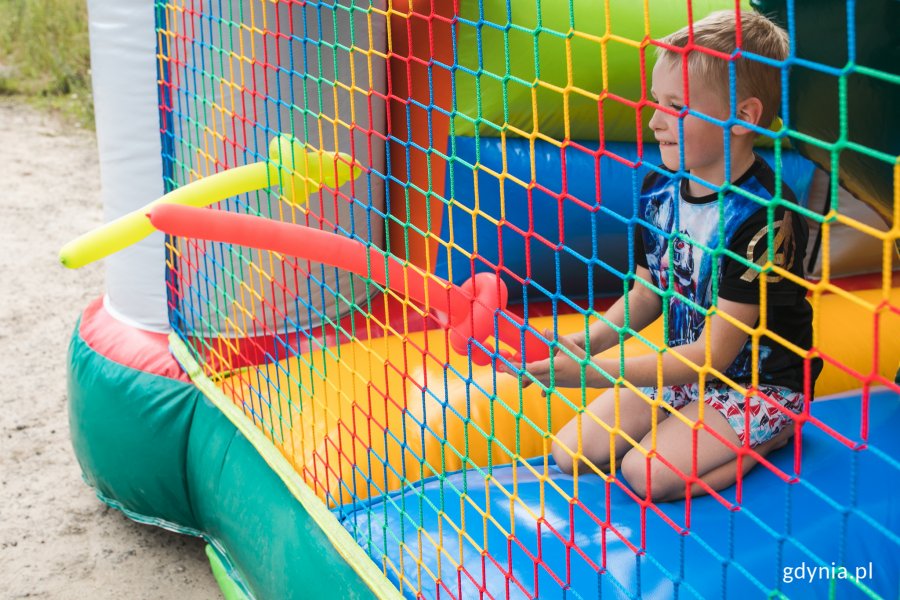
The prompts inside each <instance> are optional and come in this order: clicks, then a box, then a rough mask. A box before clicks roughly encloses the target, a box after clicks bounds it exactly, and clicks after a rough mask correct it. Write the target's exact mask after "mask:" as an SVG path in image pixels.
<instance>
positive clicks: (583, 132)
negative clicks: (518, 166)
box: [451, 0, 749, 141]
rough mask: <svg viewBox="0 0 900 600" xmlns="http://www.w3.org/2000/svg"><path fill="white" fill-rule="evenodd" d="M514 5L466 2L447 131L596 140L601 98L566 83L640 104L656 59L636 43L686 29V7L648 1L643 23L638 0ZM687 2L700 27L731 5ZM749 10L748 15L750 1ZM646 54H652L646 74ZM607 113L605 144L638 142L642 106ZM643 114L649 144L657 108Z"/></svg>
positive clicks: (609, 108) (615, 105)
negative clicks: (511, 129) (513, 132)
mask: <svg viewBox="0 0 900 600" xmlns="http://www.w3.org/2000/svg"><path fill="white" fill-rule="evenodd" d="M508 4H509V6H510V9H509V12H508V11H507V0H481V1H480V2H479V1H477V0H462V1H461V2H460V8H459V11H460V22H459V30H458V34H457V42H456V48H457V54H458V65H456V70H455V75H454V85H455V98H456V105H455V107H454V109H455V112H454V115H455V116H454V119H453V123H452V125H451V126H452V127H453V128H454V129H453V130H451V133H455V134H456V135H461V136H472V135H474V134H475V132H476V130H477V132H478V133H479V134H480V135H487V136H499V135H500V133H501V131H504V130H506V131H509V130H508V126H512V127H515V128H518V129H520V130H522V131H523V132H526V133H527V134H531V133H532V132H540V133H541V134H542V135H544V136H549V137H552V138H554V139H559V140H561V139H564V138H569V139H584V140H597V139H599V132H600V118H599V111H598V106H597V100H596V99H595V98H591V97H590V96H588V95H585V94H584V93H579V92H576V91H574V90H570V91H565V90H564V88H566V87H567V83H568V81H569V78H570V76H571V81H572V86H574V87H577V88H579V89H581V90H586V91H590V92H593V93H594V94H599V93H600V92H601V91H602V90H608V91H609V92H610V93H612V94H616V95H618V96H621V97H623V98H627V99H629V100H631V101H633V102H637V101H639V100H640V99H641V86H642V82H643V80H644V77H646V79H647V81H649V77H650V71H651V70H652V69H653V63H654V60H655V55H654V47H653V46H649V45H648V46H646V47H645V48H644V49H641V48H640V47H638V44H639V43H640V42H641V40H643V39H644V38H645V37H646V36H647V33H648V30H649V35H650V37H651V38H660V37H663V36H665V35H667V34H669V33H672V32H673V31H676V30H678V29H680V28H682V27H684V26H686V25H687V24H688V13H687V4H688V3H686V2H680V1H679V2H676V1H673V0H649V1H648V3H647V4H648V7H649V10H648V13H647V14H648V15H649V19H646V20H645V13H644V2H640V1H638V0H635V1H629V2H609V3H607V2H605V0H542V1H541V2H540V3H537V2H509V3H508ZM538 4H539V5H540V9H538V8H537V6H538ZM691 4H692V6H693V18H694V20H695V21H696V20H698V19H700V18H702V17H703V16H705V15H706V14H708V13H710V12H712V11H714V10H722V9H729V8H730V9H734V5H735V4H734V2H733V1H731V0H693V2H692V3H691ZM570 6H571V10H570ZM607 6H608V7H609V12H608V13H607ZM745 7H746V8H748V9H749V6H747V5H746V2H745ZM575 32H577V33H575ZM642 52H645V53H646V67H645V72H644V73H642V72H641V54H642ZM570 74H571V75H570ZM538 79H540V80H541V83H540V84H538V83H536V81H537V80H538ZM602 106H603V110H602V118H603V131H604V134H605V139H606V140H608V141H634V140H635V139H636V136H637V124H636V123H637V111H636V109H635V108H633V107H631V106H628V105H627V104H624V103H622V102H618V101H616V100H612V99H606V100H603V102H602ZM510 107H514V108H515V109H514V110H510ZM567 107H568V108H567ZM566 111H568V118H566ZM641 112H642V115H641V117H642V121H643V124H644V127H643V139H644V140H647V141H651V140H653V133H652V132H651V131H650V130H649V128H648V127H647V126H646V124H647V121H649V120H650V116H651V115H652V111H649V110H644V111H641ZM567 126H568V128H567Z"/></svg>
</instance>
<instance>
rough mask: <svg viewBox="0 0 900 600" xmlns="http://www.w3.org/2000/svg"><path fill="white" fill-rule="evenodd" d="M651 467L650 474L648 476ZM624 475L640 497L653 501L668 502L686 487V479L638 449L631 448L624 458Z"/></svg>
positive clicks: (622, 469) (622, 468)
mask: <svg viewBox="0 0 900 600" xmlns="http://www.w3.org/2000/svg"><path fill="white" fill-rule="evenodd" d="M648 469H649V476H648ZM621 473H622V477H624V478H625V481H627V482H628V485H630V486H631V489H632V490H634V493H635V494H636V495H637V496H638V497H640V498H647V497H648V493H649V496H650V500H652V501H653V502H666V501H667V500H670V499H672V498H673V497H676V496H677V495H678V491H679V490H680V489H682V488H684V480H683V479H681V477H679V476H678V474H677V473H675V472H674V471H672V469H670V468H669V467H668V466H666V465H665V464H663V463H662V462H661V461H659V460H655V459H650V460H649V461H648V460H647V457H646V456H645V455H644V454H643V453H642V452H640V451H639V450H637V449H632V450H630V451H629V452H628V453H627V454H626V455H625V457H624V458H623V459H622V465H621Z"/></svg>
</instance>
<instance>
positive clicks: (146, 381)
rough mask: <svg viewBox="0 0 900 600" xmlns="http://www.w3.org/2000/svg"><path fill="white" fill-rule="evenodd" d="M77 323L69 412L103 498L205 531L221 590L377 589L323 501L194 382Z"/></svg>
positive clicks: (281, 593)
mask: <svg viewBox="0 0 900 600" xmlns="http://www.w3.org/2000/svg"><path fill="white" fill-rule="evenodd" d="M78 331H79V329H78V327H77V326H76V328H75V334H74V335H73V337H72V340H71V342H70V344H69V356H68V361H69V364H68V366H69V378H68V391H69V423H70V428H71V436H72V444H73V446H74V450H75V454H76V456H77V458H78V461H79V463H80V464H81V468H82V471H83V473H84V478H85V481H86V482H87V483H88V484H89V485H90V486H91V487H93V488H94V489H95V490H96V492H97V496H98V497H99V498H100V499H101V500H102V501H104V502H106V503H107V504H109V505H110V506H112V507H114V508H117V509H119V510H121V511H122V512H124V513H125V514H126V515H127V516H128V517H130V518H132V519H134V520H135V521H138V522H141V523H148V524H153V525H157V526H160V527H164V528H166V529H170V530H173V531H177V532H180V533H185V534H189V535H195V536H200V537H202V538H204V539H205V540H206V541H207V543H208V544H209V545H210V548H208V549H207V555H208V556H209V557H210V562H211V564H212V567H213V572H214V574H215V576H216V579H217V580H218V581H219V582H220V586H221V588H222V592H223V594H224V595H225V597H226V598H279V599H281V598H284V599H293V598H370V597H372V596H373V595H375V592H373V589H372V588H370V586H369V585H367V583H366V582H365V581H364V580H363V578H362V577H361V575H360V574H359V573H358V572H357V570H356V569H354V568H353V567H352V566H351V565H350V563H349V562H348V561H347V560H345V558H344V557H343V556H342V554H341V553H339V552H338V551H336V550H335V546H334V544H333V541H332V538H330V537H329V535H327V534H328V532H327V531H324V530H323V528H322V527H321V526H320V525H321V522H322V511H319V514H318V515H317V517H318V521H316V520H314V519H313V517H312V516H311V515H310V511H309V510H307V508H306V507H305V506H304V505H303V504H302V503H301V502H299V501H298V500H297V498H296V497H295V495H294V494H292V492H291V491H290V490H289V489H288V487H287V486H286V485H285V482H284V481H283V480H282V479H281V478H280V477H279V476H278V475H277V474H276V473H275V472H274V471H273V470H272V469H271V468H270V466H269V465H268V464H267V463H266V462H265V461H264V460H263V458H262V457H261V456H260V454H259V452H258V451H257V449H256V448H255V447H254V446H253V445H251V443H250V442H249V441H248V440H247V438H246V437H245V436H244V435H243V434H241V433H240V432H239V431H238V429H237V428H236V427H235V425H234V424H232V422H231V421H229V419H228V418H227V417H226V416H225V415H224V414H223V413H222V411H220V410H219V409H218V408H217V407H216V406H215V405H214V404H213V403H212V402H211V401H210V400H209V399H208V398H207V397H206V396H204V395H203V394H202V393H201V392H200V390H199V389H198V388H197V387H196V386H195V385H193V384H190V383H186V382H183V381H177V380H173V379H168V378H165V377H160V376H157V375H152V374H149V373H146V372H143V371H138V370H135V369H131V368H129V367H125V366H122V365H121V364H118V363H115V362H113V361H111V360H110V359H108V358H106V357H104V356H102V355H100V354H99V353H97V352H95V351H94V350H93V349H92V348H91V347H90V346H88V344H87V343H86V342H85V341H84V340H83V339H82V338H81V336H80V335H79V333H78ZM325 514H326V515H330V513H327V511H325ZM334 525H335V526H336V527H338V528H339V527H340V525H339V524H338V523H337V521H336V520H335V521H334ZM368 566H369V567H370V568H371V567H374V565H373V564H372V563H371V562H370V563H369V565H368ZM382 595H383V594H382Z"/></svg>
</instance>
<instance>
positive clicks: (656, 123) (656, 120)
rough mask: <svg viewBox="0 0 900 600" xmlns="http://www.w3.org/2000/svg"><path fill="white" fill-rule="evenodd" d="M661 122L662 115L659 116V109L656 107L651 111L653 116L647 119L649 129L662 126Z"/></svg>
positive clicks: (656, 128) (654, 129)
mask: <svg viewBox="0 0 900 600" xmlns="http://www.w3.org/2000/svg"><path fill="white" fill-rule="evenodd" d="M662 123H663V120H662V117H660V115H659V109H658V108H657V109H656V110H654V111H653V116H652V117H650V121H649V123H648V125H649V126H650V129H652V130H653V131H656V130H658V129H661V128H662Z"/></svg>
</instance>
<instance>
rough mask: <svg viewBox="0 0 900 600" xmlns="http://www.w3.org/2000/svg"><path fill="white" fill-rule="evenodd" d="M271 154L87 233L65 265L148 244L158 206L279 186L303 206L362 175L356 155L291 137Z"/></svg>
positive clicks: (69, 250)
mask: <svg viewBox="0 0 900 600" xmlns="http://www.w3.org/2000/svg"><path fill="white" fill-rule="evenodd" d="M269 155H270V158H269V160H268V161H266V162H257V163H253V164H249V165H244V166H242V167H234V168H232V169H228V170H227V171H222V172H221V173H216V174H215V175H210V176H209V177H204V178H203V179H198V180H197V181H193V182H191V183H189V184H187V185H184V186H182V187H180V188H178V189H177V190H173V191H171V192H169V193H168V194H166V195H165V196H162V197H160V198H157V199H156V200H154V201H153V202H150V203H149V204H146V205H144V206H143V207H141V208H139V209H137V210H135V211H132V212H130V213H128V214H126V215H123V216H121V217H119V218H118V219H116V220H114V221H110V222H109V223H106V224H104V225H101V226H100V227H97V228H96V229H93V230H91V231H89V232H87V233H85V234H83V235H81V236H80V237H78V238H76V239H74V240H72V241H71V242H69V243H67V244H66V245H65V246H63V247H62V249H61V250H60V252H59V260H60V262H61V263H62V264H63V265H64V266H66V267H68V268H70V269H77V268H79V267H83V266H85V265H88V264H90V263H92V262H95V261H98V260H100V259H102V258H105V257H107V256H109V255H111V254H115V253H116V252H118V251H120V250H124V249H125V248H127V247H129V246H131V245H133V244H136V243H137V242H139V241H141V240H143V239H144V238H146V237H147V236H148V235H150V234H151V233H153V232H154V231H155V229H154V227H153V225H151V224H150V220H149V219H147V213H148V212H150V210H151V209H153V207H154V206H157V205H158V204H163V203H168V204H182V205H184V206H194V207H204V206H210V205H212V204H215V203H216V202H220V201H222V200H225V199H226V198H230V197H232V196H239V195H240V194H245V193H247V192H253V191H256V190H260V189H263V188H267V187H270V186H273V185H280V186H281V187H282V197H284V199H285V200H286V201H288V202H291V203H293V204H301V203H303V202H306V199H307V198H308V197H309V194H310V193H312V192H314V191H317V190H318V189H319V188H321V187H322V186H323V185H328V186H332V187H337V186H340V185H343V184H344V183H345V182H347V181H349V180H350V179H351V178H356V177H358V176H359V174H360V173H361V172H362V168H361V167H360V166H359V165H358V164H357V163H356V162H355V161H354V160H353V158H352V157H351V156H349V155H347V154H343V153H336V152H326V151H322V150H317V149H315V148H311V147H310V146H307V145H306V144H303V143H301V142H299V141H298V140H296V139H295V138H293V137H291V136H288V135H280V136H278V137H276V138H275V139H273V140H272V142H271V144H270V145H269Z"/></svg>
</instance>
